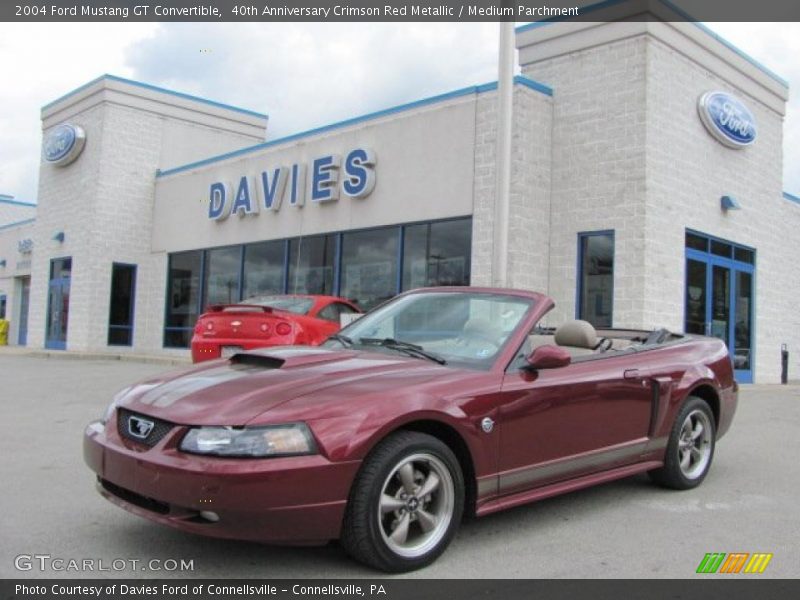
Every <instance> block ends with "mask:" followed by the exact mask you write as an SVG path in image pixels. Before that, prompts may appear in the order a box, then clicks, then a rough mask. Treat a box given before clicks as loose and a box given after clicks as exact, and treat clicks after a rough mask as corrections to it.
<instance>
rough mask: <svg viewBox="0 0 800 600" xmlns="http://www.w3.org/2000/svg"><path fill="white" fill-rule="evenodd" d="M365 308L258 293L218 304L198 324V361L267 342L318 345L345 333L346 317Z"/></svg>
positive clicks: (326, 299)
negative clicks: (344, 317)
mask: <svg viewBox="0 0 800 600" xmlns="http://www.w3.org/2000/svg"><path fill="white" fill-rule="evenodd" d="M360 312H361V309H360V308H358V307H357V306H356V305H355V304H353V303H352V302H350V301H348V300H345V299H344V298H337V297H335V296H257V297H254V298H248V299H247V300H243V301H242V302H241V303H239V304H217V305H212V306H209V307H208V308H207V309H206V312H205V313H203V314H202V315H200V318H199V319H197V323H196V324H195V326H194V335H193V336H192V362H196V363H198V362H202V361H204V360H212V359H214V358H220V357H223V358H225V357H228V356H233V355H234V354H235V353H237V352H242V351H243V350H253V349H254V348H263V347H267V346H289V345H293V344H298V345H309V346H316V345H318V344H321V343H322V342H324V341H325V340H326V339H328V336H329V335H331V334H332V333H336V332H337V331H339V329H340V328H341V325H340V318H341V315H343V314H347V315H349V314H356V313H360Z"/></svg>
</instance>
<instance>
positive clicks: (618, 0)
mask: <svg viewBox="0 0 800 600" xmlns="http://www.w3.org/2000/svg"><path fill="white" fill-rule="evenodd" d="M628 1H629V0H605V1H604V2H598V3H596V4H589V5H587V6H584V7H581V8H580V10H579V12H580V14H581V16H582V15H585V14H586V13H591V12H594V11H596V10H601V9H603V8H607V7H609V6H615V5H617V4H622V3H624V2H628ZM658 1H659V2H660V3H661V4H663V5H664V6H666V7H668V8H670V9H671V10H673V11H675V12H676V13H678V14H679V15H680V16H681V17H683V18H684V19H686V21H687V22H689V23H692V24H694V25H695V26H696V27H697V28H698V29H700V30H701V31H703V32H705V33H706V34H708V35H709V36H711V37H712V38H714V39H715V40H717V41H718V42H719V43H721V44H722V45H723V46H725V47H726V48H728V49H729V50H731V51H733V52H734V53H736V54H737V55H738V56H740V57H741V58H743V59H745V60H746V61H747V62H749V63H750V64H751V65H753V66H754V67H756V68H757V69H759V70H760V71H761V72H763V73H764V74H765V75H768V76H769V77H771V78H772V79H774V80H775V81H777V82H778V83H780V84H781V85H783V86H785V87H787V88H788V87H789V82H788V81H787V80H786V79H784V78H783V77H781V76H780V75H778V74H777V73H775V72H774V71H772V70H770V69H768V68H767V67H765V66H764V65H763V64H761V63H760V62H758V61H757V60H756V59H755V58H753V57H752V56H750V55H749V54H747V53H746V52H744V51H743V50H740V49H739V48H737V47H736V46H734V45H733V44H732V43H731V42H729V41H728V40H726V39H725V38H723V37H722V36H720V35H719V34H718V33H714V32H713V31H712V30H711V29H709V28H708V27H707V26H705V25H703V24H702V23H700V22H699V21H697V19H695V18H694V17H692V16H691V15H690V14H689V13H687V12H686V11H685V10H683V9H682V8H680V7H679V6H676V5H675V4H673V3H672V2H670V1H669V0H658ZM573 18H574V17H560V16H559V17H550V18H549V19H542V20H541V21H534V22H533V23H528V24H526V25H520V26H519V27H517V28H516V29H515V32H516V33H523V32H525V31H531V30H533V29H538V28H539V27H544V26H545V25H551V24H553V23H558V22H563V21H569V20H571V19H573Z"/></svg>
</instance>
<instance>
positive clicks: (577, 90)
mask: <svg viewBox="0 0 800 600" xmlns="http://www.w3.org/2000/svg"><path fill="white" fill-rule="evenodd" d="M631 5H632V7H631V12H630V13H629V14H628V15H627V16H628V17H630V16H631V15H633V14H634V12H633V11H635V10H637V9H636V7H637V6H639V5H640V3H638V2H632V3H631ZM653 10H654V11H655V12H654V13H653V15H652V16H653V17H654V18H652V19H649V20H629V19H626V18H625V17H626V15H625V14H620V15H619V17H620V18H619V20H614V21H607V22H600V23H588V22H586V23H584V22H573V21H569V20H566V21H559V22H553V23H549V24H547V25H539V26H537V25H535V24H534V25H526V26H521V27H518V28H517V30H516V46H517V49H518V50H519V67H520V71H521V75H519V76H517V77H515V79H514V85H513V113H512V148H511V165H510V168H511V189H510V194H509V195H508V197H507V198H503V199H502V200H501V201H502V202H506V203H507V211H508V217H509V218H508V232H507V239H508V247H507V249H503V248H502V246H498V245H497V244H496V243H495V240H496V239H497V236H496V233H497V232H496V231H495V230H494V224H495V222H496V218H495V215H496V214H498V211H497V206H496V202H498V200H497V198H496V192H495V190H496V185H495V154H496V147H497V146H496V135H497V84H496V83H489V84H482V85H476V86H474V87H469V88H464V89H459V90H456V91H452V92H449V93H445V94H442V95H440V96H436V97H431V98H425V99H421V100H418V101H416V102H412V103H410V104H405V105H402V106H396V107H391V108H387V109H385V110H381V111H379V112H376V113H372V114H368V115H364V116H360V117H356V118H353V119H350V120H347V121H343V122H339V123H334V124H330V125H327V126H324V127H320V128H318V129H315V130H312V131H306V132H303V133H299V134H296V135H291V136H288V137H284V138H281V139H270V137H269V135H268V128H267V117H266V116H264V115H261V114H257V113H254V112H251V111H249V110H244V109H240V108H235V107H231V106H226V105H223V104H219V103H217V102H212V101H209V100H205V99H201V98H197V97H193V96H189V95H186V94H182V93H177V92H173V91H169V90H165V89H161V88H157V87H154V86H151V85H147V84H143V83H139V82H134V81H129V80H125V79H121V78H118V77H114V76H110V75H106V76H103V77H100V78H98V79H96V80H94V81H92V82H90V83H88V84H86V85H83V86H81V87H79V88H77V89H76V90H74V91H72V92H70V93H68V94H66V95H65V96H62V97H61V98H59V99H57V100H55V101H53V102H51V103H50V104H48V105H46V106H44V107H43V108H42V112H41V117H42V129H43V136H44V138H43V152H42V161H41V166H40V176H39V197H38V203H37V205H36V207H35V208H31V207H30V206H27V205H25V204H24V203H19V202H17V201H15V200H9V199H4V198H2V197H0V316H2V315H5V318H6V319H8V320H9V322H10V335H9V343H11V344H19V345H26V346H27V347H29V348H31V349H53V350H63V351H66V352H70V351H79V352H80V351H82V352H92V353H96V352H101V353H109V354H122V353H128V352H129V353H134V354H166V355H170V354H172V355H174V354H180V355H183V356H188V352H187V350H186V348H187V346H188V343H189V340H190V338H191V335H192V332H193V328H194V324H195V321H196V319H197V317H198V315H199V314H200V313H201V312H202V311H203V309H204V307H205V306H208V305H210V304H215V303H228V302H236V301H238V300H240V299H243V298H247V297H250V296H254V295H261V294H268V293H284V292H288V293H322V294H335V295H341V296H345V297H348V298H352V299H354V300H355V301H356V302H358V303H360V304H361V305H362V306H363V307H365V308H370V307H372V306H375V305H376V304H378V303H380V302H382V301H383V300H385V299H387V298H390V297H392V296H394V295H395V294H397V293H399V292H401V291H403V290H408V289H412V288H416V287H420V286H436V285H491V284H492V283H493V282H495V281H496V280H497V273H496V272H493V270H496V269H497V266H496V265H497V264H498V262H499V261H498V260H497V258H498V257H497V256H496V255H495V252H503V253H504V255H503V259H504V261H505V262H506V264H507V271H506V272H507V285H508V286H509V287H515V288H524V289H532V290H538V291H542V292H545V293H547V294H549V295H550V296H552V297H553V298H554V299H555V301H556V308H555V309H554V310H553V311H552V312H551V313H550V315H549V316H548V317H547V324H548V325H557V324H558V323H560V322H562V321H564V320H567V319H573V318H582V319H585V320H588V321H590V322H592V323H593V324H595V326H597V327H608V326H613V327H621V328H648V329H650V328H657V327H666V328H669V329H671V330H676V331H678V330H681V331H689V332H694V333H704V334H708V335H714V336H717V337H720V338H722V339H724V340H725V341H726V342H727V344H728V346H729V348H730V349H731V351H732V352H731V353H732V355H733V356H734V363H735V368H736V371H737V377H738V378H739V380H740V381H743V382H748V381H755V382H760V383H774V382H777V381H779V379H780V372H781V348H782V345H783V344H785V345H786V347H787V348H788V350H789V352H790V364H789V373H790V377H792V378H796V374H797V373H798V370H799V369H800V313H799V312H798V311H797V309H796V301H795V299H796V298H797V296H798V295H800V277H799V276H798V273H799V267H798V265H800V198H797V197H795V196H793V195H791V194H789V193H786V192H784V190H783V185H782V164H783V160H782V159H783V155H782V143H783V131H782V125H783V118H784V114H785V106H786V100H787V98H788V84H787V83H786V82H785V81H784V80H782V79H781V78H780V77H778V76H776V75H775V74H774V73H772V72H771V71H769V70H768V69H767V68H765V67H764V66H762V65H760V64H758V63H757V62H756V61H754V60H752V59H751V58H749V57H748V56H747V55H745V54H744V53H742V52H740V51H739V50H737V49H736V48H734V47H733V46H731V45H730V44H728V43H727V42H725V41H724V40H722V39H720V38H719V37H718V36H716V35H715V34H713V33H711V32H710V31H708V30H707V29H705V28H704V27H702V26H701V25H699V24H695V23H691V22H681V21H680V20H679V19H678V18H675V20H674V22H673V21H670V19H671V18H672V17H673V16H674V15H672V14H671V13H670V12H669V11H670V9H669V8H668V7H667V6H666V5H664V6H663V7H660V8H657V9H653Z"/></svg>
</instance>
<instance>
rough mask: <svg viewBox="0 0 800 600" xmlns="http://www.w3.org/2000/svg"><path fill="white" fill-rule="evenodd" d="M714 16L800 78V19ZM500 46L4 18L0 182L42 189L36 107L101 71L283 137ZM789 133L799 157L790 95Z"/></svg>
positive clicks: (484, 68) (282, 26)
mask: <svg viewBox="0 0 800 600" xmlns="http://www.w3.org/2000/svg"><path fill="white" fill-rule="evenodd" d="M712 27H713V28H714V29H715V30H716V31H718V32H719V33H720V34H722V35H723V36H725V37H727V38H729V39H730V40H731V41H732V42H733V43H735V44H737V45H738V46H739V47H740V48H742V49H743V50H744V51H746V52H748V53H749V54H751V55H752V56H753V57H755V58H756V59H757V60H759V61H760V62H762V63H764V64H766V65H768V66H769V67H770V68H771V69H773V70H774V71H776V72H777V73H778V74H780V75H782V76H783V77H784V78H786V79H788V80H789V81H795V82H800V59H798V58H797V57H798V56H800V24H797V23H790V24H766V23H756V24H751V23H723V24H713V25H712ZM496 56H497V24H495V23H460V24H457V23H425V24H423V23H393V24H386V23H370V24H363V23H360V24H354V23H337V24H331V23H305V24H304V23H279V24H275V23H247V24H237V23H214V24H209V23H174V24H160V25H157V24H151V23H144V24H132V23H112V24H65V23H59V24H49V23H31V24H8V23H4V24H0V81H3V82H4V85H3V88H2V89H0V105H2V107H3V111H2V113H0V115H1V116H0V130H2V131H3V133H4V136H5V140H4V143H3V144H2V146H0V193H10V194H14V195H15V196H17V198H19V199H21V200H33V199H35V198H36V186H37V181H36V179H37V177H38V166H39V147H40V143H41V139H40V138H41V133H40V122H39V108H40V107H41V106H42V105H44V104H46V103H48V102H50V101H52V100H54V99H55V98H57V97H59V96H61V95H62V94H64V93H66V92H68V91H70V90H71V89H74V88H75V87H77V86H79V85H81V84H83V83H86V82H88V81H90V80H92V79H94V78H95V77H97V76H99V75H101V74H103V73H113V74H116V75H120V76H123V77H130V78H132V79H138V80H142V81H145V82H147V83H152V84H154V85H159V86H162V87H166V88H171V89H175V90H178V91H181V92H186V93H190V94H197V95H200V96H203V97H207V98H210V99H212V100H216V101H219V102H224V103H228V104H233V105H236V106H242V107H245V108H250V109H252V110H256V111H259V112H266V113H268V114H269V115H270V125H269V136H270V137H271V138H275V137H280V136H283V135H287V134H290V133H294V132H297V131H302V130H304V129H310V128H312V127H316V126H320V125H324V124H327V123H330V122H333V121H337V120H341V119H346V118H349V117H353V116H357V115H360V114H363V113H366V112H370V111H374V110H380V109H382V108H386V107H389V106H393V105H395V104H400V103H403V102H408V101H413V100H416V99H418V98H422V97H425V96H428V95H433V94H438V93H442V92H446V91H449V90H453V89H456V88H459V87H463V86H467V85H473V84H476V83H482V82H485V81H490V80H493V79H494V78H495V77H496V60H497V59H496ZM545 83H547V82H545ZM785 138H786V143H785V148H786V158H787V163H786V164H787V165H790V164H792V165H796V164H798V162H800V143H798V141H800V103H798V102H797V101H796V100H795V99H794V97H793V98H792V101H791V103H790V108H789V116H788V117H787V119H786V128H785ZM786 189H787V190H789V191H794V192H795V193H796V192H800V169H796V168H795V169H791V168H786Z"/></svg>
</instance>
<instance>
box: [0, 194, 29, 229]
mask: <svg viewBox="0 0 800 600" xmlns="http://www.w3.org/2000/svg"><path fill="white" fill-rule="evenodd" d="M35 216H36V205H23V204H21V203H17V202H16V201H11V202H7V201H4V200H3V199H2V198H0V227H3V226H4V225H10V224H12V223H17V222H19V221H26V220H28V219H33V218H34V217H35Z"/></svg>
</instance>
